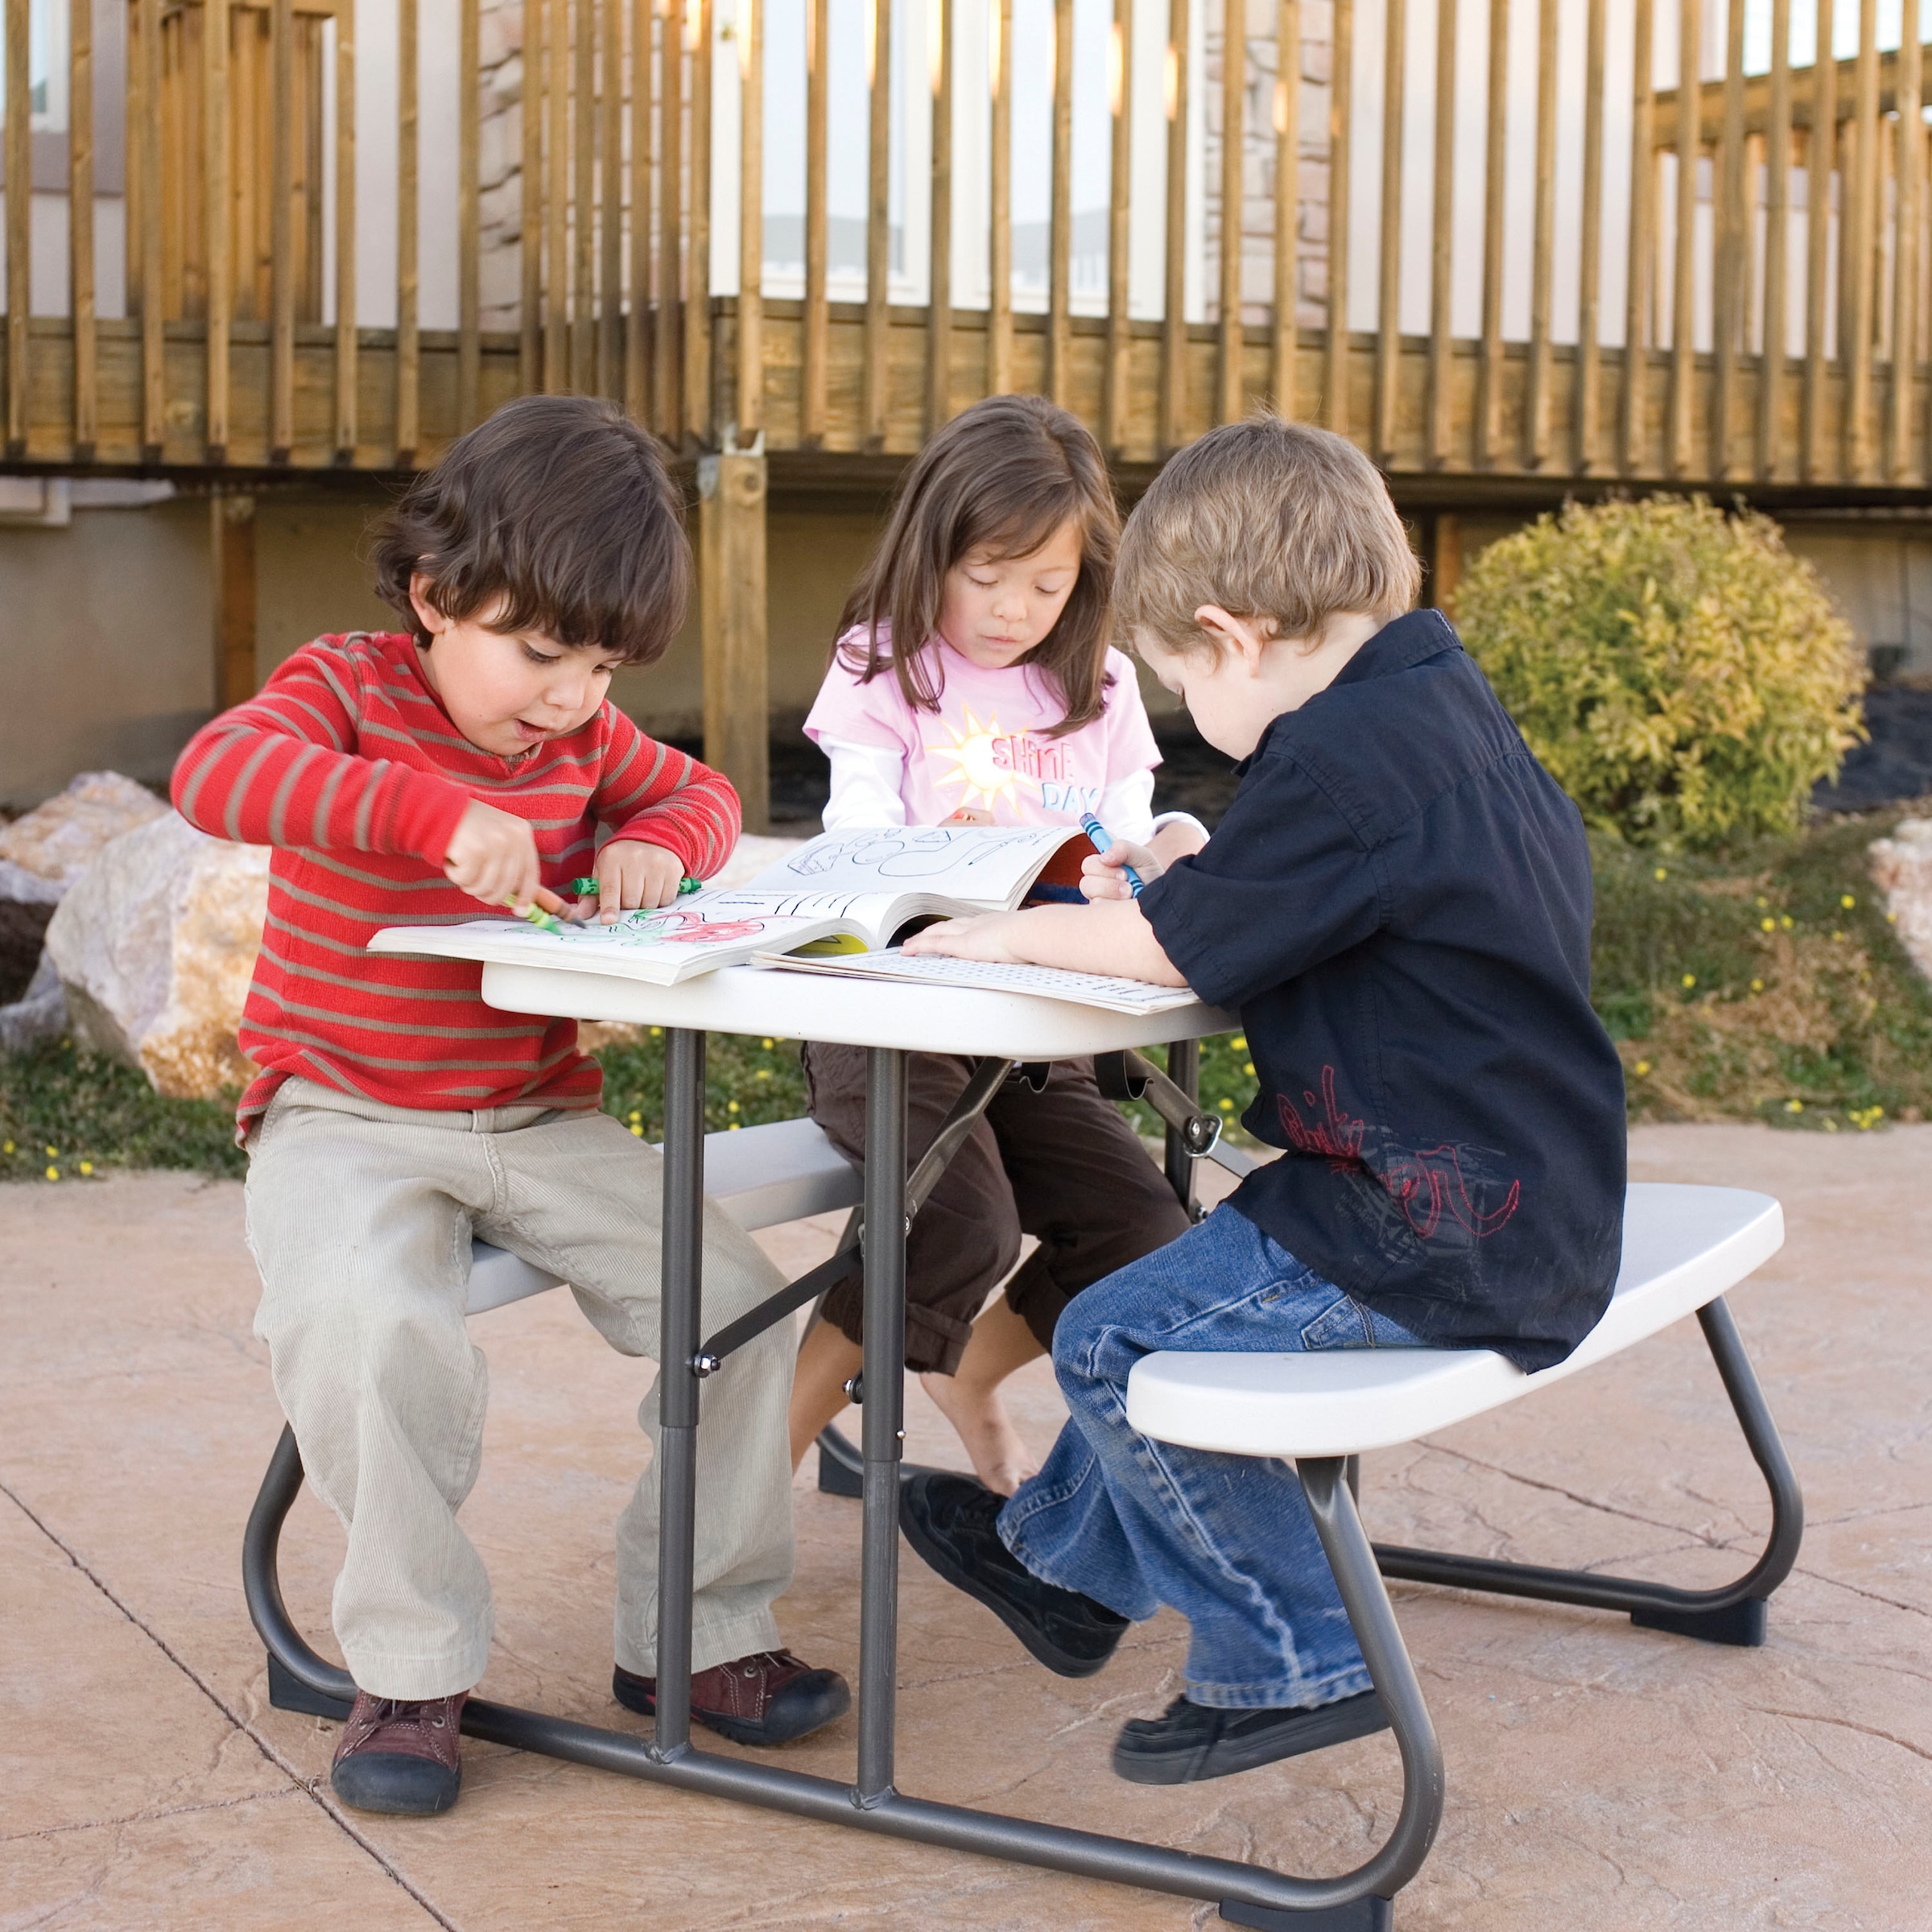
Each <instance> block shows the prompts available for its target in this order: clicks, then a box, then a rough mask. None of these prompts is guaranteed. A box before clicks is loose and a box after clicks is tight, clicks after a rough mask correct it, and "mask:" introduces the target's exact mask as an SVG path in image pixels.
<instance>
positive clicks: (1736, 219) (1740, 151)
mask: <svg viewBox="0 0 1932 1932" xmlns="http://www.w3.org/2000/svg"><path fill="white" fill-rule="evenodd" d="M1715 194H1716V204H1715V208H1713V210H1712V214H1713V216H1714V218H1715V219H1714V227H1715V233H1714V235H1713V237H1712V241H1713V245H1714V246H1713V249H1712V257H1711V350H1712V356H1711V364H1712V366H1711V464H1710V473H1711V476H1712V477H1714V478H1715V479H1716V480H1717V481H1720V482H1721V481H1724V480H1726V479H1727V478H1728V477H1730V476H1731V475H1732V473H1733V468H1732V461H1731V431H1732V423H1734V422H1735V420H1736V403H1737V398H1736V388H1737V358H1738V353H1739V352H1740V350H1741V349H1743V348H1744V317H1745V315H1746V313H1747V312H1748V308H1749V306H1750V300H1751V282H1750V265H1749V262H1748V259H1747V252H1746V248H1745V231H1746V230H1747V229H1748V228H1749V227H1750V226H1751V213H1752V211H1751V209H1750V208H1748V206H1747V205H1746V201H1745V191H1744V0H1728V15H1727V18H1726V21H1725V35H1724V132H1723V134H1722V135H1721V136H1720V138H1719V145H1718V156H1717V163H1716V172H1715Z"/></svg>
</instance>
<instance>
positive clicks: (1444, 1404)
mask: <svg viewBox="0 0 1932 1932" xmlns="http://www.w3.org/2000/svg"><path fill="white" fill-rule="evenodd" d="M1784 1238H1785V1228H1784V1215H1783V1212H1782V1210H1781V1208H1779V1206H1778V1204H1777V1202H1776V1201H1775V1200H1773V1199H1772V1198H1771V1196H1770V1195H1765V1194H1752V1193H1749V1192H1747V1191H1745V1190H1744V1189H1742V1188H1737V1187H1686V1186H1681V1185H1677V1184H1674V1183H1662V1182H1654V1181H1639V1182H1634V1183H1632V1185H1631V1187H1630V1188H1629V1192H1628V1194H1627V1195H1626V1197H1625V1203H1624V1252H1623V1261H1622V1265H1621V1266H1620V1269H1619V1270H1618V1274H1617V1280H1616V1290H1615V1293H1614V1295H1613V1297H1612V1301H1611V1303H1610V1306H1609V1307H1608V1310H1606V1311H1605V1312H1604V1318H1603V1319H1602V1320H1601V1321H1600V1322H1599V1323H1597V1325H1596V1327H1595V1328H1593V1329H1591V1331H1590V1333H1589V1334H1588V1335H1586V1336H1585V1337H1584V1338H1583V1341H1582V1343H1581V1344H1579V1346H1578V1347H1577V1348H1576V1349H1575V1352H1573V1353H1572V1354H1571V1356H1569V1358H1568V1359H1567V1360H1565V1361H1562V1362H1559V1363H1558V1364H1557V1365H1556V1366H1555V1367H1554V1369H1544V1370H1542V1372H1541V1373H1538V1374H1536V1375H1525V1373H1523V1372H1522V1370H1521V1369H1518V1368H1517V1367H1516V1366H1515V1365H1514V1364H1513V1363H1511V1362H1509V1361H1508V1360H1505V1358H1504V1357H1503V1356H1500V1355H1497V1354H1495V1353H1494V1352H1492V1351H1491V1350H1488V1349H1486V1348H1477V1349H1455V1350H1451V1349H1439V1348H1360V1349H1349V1350H1341V1351H1336V1352H1331V1353H1326V1354H1319V1355H1259V1354H1257V1355H1242V1354H1228V1353H1214V1354H1207V1353H1203V1354H1194V1355H1189V1354H1181V1353H1179V1352H1161V1353H1158V1354H1155V1355H1150V1356H1146V1358H1145V1359H1144V1360H1141V1361H1139V1362H1137V1363H1136V1364H1134V1368H1133V1373H1132V1374H1131V1376H1130V1377H1129V1378H1128V1384H1127V1419H1128V1420H1129V1422H1131V1423H1132V1424H1133V1426H1134V1427H1135V1428H1136V1429H1137V1430H1140V1431H1141V1434H1142V1435H1150V1436H1152V1437H1154V1439H1156V1440H1157V1441H1160V1442H1169V1443H1182V1444H1184V1445H1186V1446H1187V1447H1190V1448H1195V1449H1218V1450H1221V1451H1225V1452H1226V1453H1228V1454H1230V1455H1288V1456H1297V1455H1307V1456H1316V1455H1355V1454H1356V1453H1358V1452H1359V1451H1362V1450H1365V1449H1385V1448H1389V1447H1393V1446H1394V1445H1395V1444H1397V1443H1410V1442H1414V1440H1415V1439H1416V1438H1417V1437H1418V1436H1422V1435H1428V1434H1430V1432H1431V1431H1432V1430H1437V1429H1443V1428H1447V1426H1449V1425H1450V1424H1451V1423H1452V1422H1462V1421H1464V1420H1465V1419H1467V1418H1468V1417H1470V1416H1472V1415H1480V1414H1482V1413H1483V1411H1484V1410H1487V1409H1494V1408H1496V1407H1499V1406H1501V1404H1503V1403H1504V1402H1513V1401H1515V1400H1516V1399H1517V1397H1521V1396H1524V1395H1527V1394H1529V1393H1530V1392H1531V1391H1532V1390H1534V1389H1539V1388H1541V1387H1542V1386H1543V1385H1545V1384H1546V1383H1550V1382H1556V1381H1562V1380H1563V1378H1564V1377H1566V1376H1571V1375H1574V1374H1575V1373H1577V1371H1578V1370H1579V1369H1587V1368H1588V1367H1590V1365H1591V1364H1592V1363H1594V1362H1600V1361H1603V1360H1605V1359H1606V1358H1608V1356H1612V1355H1615V1354H1616V1353H1617V1352H1618V1351H1619V1350H1620V1349H1624V1348H1629V1346H1630V1345H1631V1344H1632V1343H1633V1342H1638V1341H1641V1340H1643V1339H1644V1338H1645V1336H1646V1335H1654V1334H1656V1333H1657V1331H1658V1330H1659V1329H1662V1328H1666V1327H1669V1326H1670V1324H1671V1323H1673V1322H1675V1321H1678V1320H1680V1319H1682V1317H1683V1316H1685V1315H1691V1314H1693V1313H1695V1311H1697V1310H1698V1309H1699V1308H1702V1307H1703V1306H1704V1305H1705V1304H1706V1303H1707V1302H1711V1301H1714V1300H1715V1298H1717V1297H1718V1296H1719V1295H1720V1294H1724V1292H1725V1291H1726V1290H1728V1289H1730V1288H1732V1287H1734V1286H1736V1284H1737V1283H1738V1282H1741V1281H1742V1280H1744V1278H1745V1277H1746V1276H1747V1275H1748V1274H1751V1273H1752V1270H1753V1269H1757V1268H1759V1267H1761V1266H1762V1265H1763V1264H1764V1263H1765V1261H1768V1260H1769V1258H1770V1257H1771V1256H1773V1254H1775V1253H1777V1250H1778V1249H1779V1248H1780V1247H1781V1246H1782V1245H1783V1243H1784Z"/></svg>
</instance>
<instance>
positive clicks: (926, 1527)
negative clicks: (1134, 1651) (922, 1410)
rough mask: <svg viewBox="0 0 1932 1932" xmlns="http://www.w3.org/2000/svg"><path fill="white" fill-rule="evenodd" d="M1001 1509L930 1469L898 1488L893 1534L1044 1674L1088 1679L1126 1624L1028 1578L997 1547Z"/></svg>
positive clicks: (972, 1487)
mask: <svg viewBox="0 0 1932 1932" xmlns="http://www.w3.org/2000/svg"><path fill="white" fill-rule="evenodd" d="M1005 1506H1006V1499H1005V1496H997V1495H995V1494H994V1492H993V1491H992V1490H990V1489H989V1488H985V1486H984V1485H982V1484H979V1483H976V1482H975V1481H973V1480H972V1477H970V1476H953V1475H950V1474H948V1473H947V1472H945V1471H943V1470H939V1469H931V1470H927V1472H925V1473H924V1474H923V1475H921V1476H914V1477H913V1478H912V1479H911V1480H910V1481H909V1482H907V1483H906V1484H903V1485H902V1487H901V1488H900V1491H899V1527H900V1528H901V1529H902V1530H904V1531H905V1533H906V1542H909V1543H910V1544H911V1545H912V1546H913V1548H914V1550H917V1551H918V1552H919V1554H920V1555H921V1556H922V1557H923V1558H925V1559H926V1561H927V1563H929V1564H931V1567H933V1568H934V1569H935V1570H936V1571H938V1572H939V1575H941V1576H943V1577H944V1578H945V1579H946V1580H947V1583H951V1584H952V1587H954V1588H955V1589H956V1590H964V1591H965V1592H966V1594H967V1595H968V1596H970V1597H972V1598H974V1599H976V1600H977V1601H978V1602H980V1603H982V1604H985V1606H986V1608H988V1609H989V1610H990V1611H991V1612H993V1615H994V1616H997V1618H998V1619H999V1620H1000V1621H1001V1623H1003V1624H1005V1626H1006V1628H1007V1629H1009V1630H1010V1631H1011V1632H1012V1633H1013V1635H1014V1636H1015V1637H1018V1639H1019V1640H1020V1641H1021V1642H1022V1643H1023V1644H1024V1645H1026V1648H1027V1649H1029V1650H1030V1651H1031V1652H1032V1653H1033V1654H1034V1656H1035V1657H1038V1659H1039V1661H1040V1662H1042V1664H1044V1665H1045V1666H1047V1669H1048V1670H1052V1671H1055V1672H1057V1673H1058V1674H1059V1675H1060V1676H1062V1677H1092V1675H1093V1674H1094V1672H1095V1671H1096V1670H1100V1668H1101V1667H1102V1666H1104V1664H1105V1663H1106V1662H1107V1660H1108V1657H1112V1656H1113V1653H1114V1652H1115V1650H1116V1649H1117V1648H1118V1647H1119V1645H1120V1641H1121V1638H1122V1637H1125V1635H1126V1633H1127V1624H1128V1619H1127V1618H1125V1617H1124V1616H1120V1615H1118V1614H1117V1612H1114V1611H1112V1610H1109V1609H1108V1608H1107V1606H1106V1605H1105V1604H1096V1602H1095V1601H1094V1600H1093V1599H1092V1597H1090V1596H1082V1595H1081V1594H1080V1591H1077V1590H1063V1589H1062V1588H1061V1587H1059V1584H1057V1583H1044V1582H1042V1580H1041V1579H1039V1578H1038V1577H1037V1576H1035V1575H1034V1574H1033V1572H1032V1571H1030V1570H1029V1569H1028V1568H1027V1567H1026V1565H1025V1564H1023V1563H1022V1562H1021V1561H1020V1559H1019V1558H1018V1557H1017V1556H1015V1555H1014V1554H1013V1552H1012V1551H1011V1550H1009V1549H1008V1548H1007V1547H1006V1546H1005V1544H1004V1543H1003V1542H1001V1541H1000V1532H999V1530H998V1527H997V1525H998V1522H999V1519H1000V1512H1001V1510H1002V1509H1005Z"/></svg>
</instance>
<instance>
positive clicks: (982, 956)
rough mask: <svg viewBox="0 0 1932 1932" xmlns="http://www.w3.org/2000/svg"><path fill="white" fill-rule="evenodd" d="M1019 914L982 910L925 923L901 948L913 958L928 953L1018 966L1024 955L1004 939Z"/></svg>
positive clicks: (947, 957) (991, 963)
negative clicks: (973, 915) (973, 914)
mask: <svg viewBox="0 0 1932 1932" xmlns="http://www.w3.org/2000/svg"><path fill="white" fill-rule="evenodd" d="M1020 916H1021V915H1020V914H1018V913H1013V912H983V913H981V914H980V915H979V917H978V918H977V919H947V920H944V921H943V922H942V923H940V924H939V925H937V926H928V927H927V928H926V930H925V931H923V932H915V933H914V935H912V937H911V938H910V939H908V940H907V941H906V943H905V945H904V947H902V951H904V952H908V953H910V954H911V955H912V956H914V958H917V957H918V956H919V955H920V954H922V953H928V954H932V955H935V956H938V957H939V958H941V959H947V960H985V961H986V962H987V963H988V964H990V965H994V966H1022V965H1024V964H1026V958H1025V956H1024V955H1023V954H1021V953H1018V952H1014V951H1013V948H1012V947H1011V946H1009V944H1008V943H1006V935H1007V933H1008V932H1009V931H1011V930H1012V923H1013V920H1014V919H1018V918H1019V917H1020Z"/></svg>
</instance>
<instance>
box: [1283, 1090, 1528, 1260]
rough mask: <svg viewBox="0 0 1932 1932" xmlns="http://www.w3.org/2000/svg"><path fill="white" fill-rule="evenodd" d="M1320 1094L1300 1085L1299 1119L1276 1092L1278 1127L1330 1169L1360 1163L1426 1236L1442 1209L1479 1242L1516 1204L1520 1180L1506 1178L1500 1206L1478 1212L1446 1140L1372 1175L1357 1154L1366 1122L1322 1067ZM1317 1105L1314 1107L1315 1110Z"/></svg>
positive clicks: (1455, 1154)
mask: <svg viewBox="0 0 1932 1932" xmlns="http://www.w3.org/2000/svg"><path fill="white" fill-rule="evenodd" d="M1321 1085H1322V1092H1321V1098H1320V1100H1319V1101H1318V1100H1317V1099H1316V1098H1315V1095H1314V1094H1313V1093H1311V1092H1309V1091H1308V1089H1307V1088H1302V1101H1303V1103H1304V1104H1305V1105H1306V1106H1307V1108H1308V1109H1309V1113H1310V1116H1311V1117H1310V1118H1309V1119H1307V1120H1304V1119H1303V1118H1302V1113H1301V1109H1300V1108H1298V1107H1297V1106H1296V1105H1295V1104H1294V1101H1293V1100H1290V1099H1289V1097H1288V1096H1287V1095H1286V1094H1285V1093H1283V1094H1278V1095H1277V1096H1275V1111H1276V1112H1277V1113H1278V1115H1279V1116H1280V1117H1281V1123H1282V1133H1284V1134H1286V1136H1287V1137H1288V1144H1289V1145H1290V1146H1291V1147H1293V1148H1294V1150H1295V1152H1296V1153H1297V1154H1314V1155H1316V1156H1319V1158H1323V1159H1325V1160H1327V1162H1328V1163H1329V1166H1330V1168H1331V1170H1332V1171H1333V1172H1335V1173H1338V1174H1339V1173H1341V1172H1343V1171H1344V1170H1347V1169H1348V1168H1351V1167H1359V1168H1360V1169H1361V1170H1362V1171H1363V1172H1364V1174H1369V1175H1370V1176H1371V1177H1372V1178H1373V1179H1375V1180H1376V1181H1377V1182H1379V1183H1381V1186H1382V1187H1385V1188H1386V1189H1387V1190H1388V1192H1389V1197H1390V1199H1393V1201H1394V1202H1395V1203H1396V1205H1397V1207H1398V1208H1401V1209H1402V1213H1403V1216H1405V1218H1406V1220H1407V1221H1408V1223H1409V1225H1410V1227H1411V1228H1414V1230H1415V1232H1417V1233H1418V1235H1420V1236H1422V1239H1423V1240H1424V1241H1427V1240H1428V1239H1429V1238H1430V1236H1432V1235H1433V1234H1434V1233H1435V1232H1436V1230H1437V1228H1439V1227H1440V1226H1441V1224H1442V1219H1443V1212H1444V1211H1445V1210H1447V1212H1448V1214H1449V1215H1450V1216H1451V1219H1452V1220H1455V1221H1456V1222H1458V1223H1459V1224H1460V1225H1461V1226H1463V1227H1464V1228H1468V1231H1469V1232H1470V1233H1472V1234H1473V1235H1474V1236H1476V1239H1477V1240H1478V1241H1483V1240H1485V1239H1487V1237H1488V1236H1490V1235H1492V1234H1494V1233H1495V1232H1496V1230H1497V1229H1498V1228H1501V1227H1502V1226H1503V1225H1504V1224H1505V1222H1507V1221H1508V1220H1509V1218H1510V1217H1511V1216H1513V1214H1514V1213H1515V1212H1516V1211H1517V1208H1518V1207H1519V1206H1520V1205H1521V1202H1522V1198H1523V1184H1522V1183H1521V1181H1520V1180H1513V1181H1512V1182H1511V1183H1509V1192H1508V1193H1507V1194H1506V1195H1504V1197H1503V1203H1502V1205H1501V1207H1500V1208H1494V1209H1492V1211H1491V1212H1489V1213H1487V1214H1484V1213H1483V1212H1481V1211H1480V1209H1479V1208H1477V1207H1476V1203H1474V1202H1473V1201H1472V1200H1471V1199H1470V1198H1469V1184H1468V1182H1467V1181H1466V1180H1465V1179H1463V1162H1462V1156H1461V1154H1460V1153H1459V1150H1457V1149H1456V1148H1455V1147H1454V1146H1451V1145H1449V1144H1447V1142H1445V1143H1444V1144H1443V1146H1440V1147H1431V1148H1429V1149H1427V1150H1425V1151H1423V1152H1422V1153H1419V1154H1409V1155H1406V1156H1405V1157H1404V1158H1402V1159H1401V1160H1398V1161H1397V1162H1396V1163H1395V1164H1394V1165H1393V1166H1391V1167H1390V1168H1389V1171H1388V1172H1387V1173H1386V1174H1377V1173H1376V1172H1375V1170H1374V1169H1373V1168H1372V1167H1371V1166H1369V1163H1368V1162H1367V1160H1366V1159H1365V1158H1364V1156H1363V1154H1362V1146H1363V1142H1364V1138H1365V1137H1366V1135H1367V1133H1368V1129H1369V1123H1368V1122H1367V1121H1366V1120H1364V1119H1362V1118H1360V1117H1357V1116H1356V1115H1354V1114H1352V1113H1349V1112H1348V1110H1347V1108H1344V1106H1343V1105H1342V1104H1341V1102H1340V1100H1338V1099H1337V1098H1336V1096H1335V1069H1334V1068H1333V1067H1323V1069H1322V1082H1321ZM1318 1109H1319V1112H1318Z"/></svg>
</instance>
